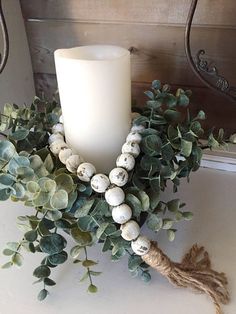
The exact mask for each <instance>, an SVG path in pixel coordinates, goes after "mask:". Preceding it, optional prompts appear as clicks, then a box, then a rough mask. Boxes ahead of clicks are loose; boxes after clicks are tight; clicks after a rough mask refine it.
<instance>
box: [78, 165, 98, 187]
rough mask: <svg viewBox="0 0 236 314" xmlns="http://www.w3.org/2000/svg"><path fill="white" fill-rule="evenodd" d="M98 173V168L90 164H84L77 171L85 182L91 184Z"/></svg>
mask: <svg viewBox="0 0 236 314" xmlns="http://www.w3.org/2000/svg"><path fill="white" fill-rule="evenodd" d="M95 173H96V168H95V167H94V165H92V164H90V163H89V162H83V163H82V164H81V165H79V167H78V169H77V176H78V178H79V179H80V180H81V181H83V182H89V181H90V179H91V178H92V176H93V175H95Z"/></svg>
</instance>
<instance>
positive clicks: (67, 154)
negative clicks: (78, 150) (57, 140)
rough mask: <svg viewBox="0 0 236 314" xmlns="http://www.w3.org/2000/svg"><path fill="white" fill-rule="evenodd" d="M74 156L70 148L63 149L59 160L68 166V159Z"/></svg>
mask: <svg viewBox="0 0 236 314" xmlns="http://www.w3.org/2000/svg"><path fill="white" fill-rule="evenodd" d="M71 155H73V152H72V150H71V149H70V148H64V149H62V150H61V151H60V152H59V155H58V156H59V159H60V161H61V162H62V163H63V164H64V165H65V164H66V161H67V159H68V158H69V157H70V156H71Z"/></svg>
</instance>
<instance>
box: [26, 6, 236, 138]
mask: <svg viewBox="0 0 236 314" xmlns="http://www.w3.org/2000/svg"><path fill="white" fill-rule="evenodd" d="M20 1H21V5H22V9H23V15H24V17H25V20H26V27H27V33H28V40H29V46H30V49H31V56H32V63H33V69H34V73H35V83H36V88H37V92H38V94H39V95H40V94H42V92H43V93H44V94H45V95H46V96H48V97H51V96H52V93H53V92H55V90H56V88H57V87H56V86H57V84H56V77H55V67H54V60H53V52H54V51H55V50H56V49H58V48H66V47H73V46H80V45H90V44H114V45H120V46H123V47H125V48H129V47H131V46H133V47H135V48H136V49H137V50H136V52H135V53H134V54H132V80H133V98H135V99H136V100H137V103H138V104H139V105H140V104H143V103H144V101H145V99H144V95H143V91H144V90H145V89H147V88H148V86H149V83H147V82H151V81H152V80H153V79H160V80H161V81H162V82H167V83H170V84H172V85H174V86H181V87H186V88H190V89H192V90H193V93H194V95H193V98H192V102H193V111H195V112H197V111H198V110H199V109H200V108H203V109H204V110H205V111H206V113H207V115H208V116H209V117H210V119H209V120H207V122H206V126H207V127H209V128H211V127H212V126H214V125H215V126H216V127H221V126H222V127H224V128H226V129H227V130H228V131H229V132H235V118H234V117H235V116H236V104H235V103H230V102H229V100H227V99H225V98H224V97H222V96H219V95H217V94H214V93H213V92H211V91H210V90H209V89H207V88H206V87H205V86H203V85H202V83H201V82H200V81H199V80H198V79H197V78H196V77H195V75H194V74H193V73H192V71H191V69H190V67H189V64H188V63H187V60H186V56H185V52H184V24H185V21H186V18H187V14H188V10H189V7H190V4H191V0H178V1H177V0H129V1H127V0H31V1H29V0H20ZM235 13H236V5H235V0H201V1H199V4H198V8H197V11H196V15H195V17H194V23H195V26H194V27H193V30H192V36H191V40H192V45H191V46H192V50H193V53H194V52H196V51H198V50H199V49H200V48H204V49H205V50H206V52H207V60H209V61H210V60H212V61H213V62H212V65H214V64H216V65H217V68H218V69H219V73H220V74H222V75H223V76H225V77H226V78H227V79H229V81H230V83H231V84H232V85H236V57H235V56H236V44H235V43H234V41H236V20H235Z"/></svg>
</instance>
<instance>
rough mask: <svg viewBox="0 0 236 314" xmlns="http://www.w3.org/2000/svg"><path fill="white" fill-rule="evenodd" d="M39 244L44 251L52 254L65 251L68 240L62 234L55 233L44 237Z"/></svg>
mask: <svg viewBox="0 0 236 314" xmlns="http://www.w3.org/2000/svg"><path fill="white" fill-rule="evenodd" d="M39 246H40V248H41V250H42V251H43V252H44V253H47V254H50V255H52V254H56V253H60V252H62V251H63V249H64V248H65V247H66V240H65V239H64V238H63V237H62V236H61V235H60V234H57V233H53V234H51V235H48V236H44V237H42V238H41V239H40V242H39Z"/></svg>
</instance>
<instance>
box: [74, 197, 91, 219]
mask: <svg viewBox="0 0 236 314" xmlns="http://www.w3.org/2000/svg"><path fill="white" fill-rule="evenodd" d="M94 201H95V200H94V199H92V200H88V201H87V202H85V203H84V205H82V206H81V207H79V208H78V209H77V210H76V212H75V214H74V216H75V218H80V217H84V216H86V215H87V214H88V213H89V211H90V209H91V208H92V206H93V204H94Z"/></svg>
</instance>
